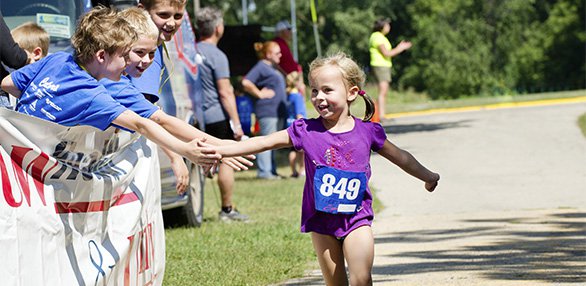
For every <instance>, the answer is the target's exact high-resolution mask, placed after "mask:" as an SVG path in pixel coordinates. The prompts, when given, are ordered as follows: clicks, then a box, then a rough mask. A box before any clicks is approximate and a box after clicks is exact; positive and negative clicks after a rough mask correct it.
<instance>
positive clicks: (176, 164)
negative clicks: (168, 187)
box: [171, 157, 189, 195]
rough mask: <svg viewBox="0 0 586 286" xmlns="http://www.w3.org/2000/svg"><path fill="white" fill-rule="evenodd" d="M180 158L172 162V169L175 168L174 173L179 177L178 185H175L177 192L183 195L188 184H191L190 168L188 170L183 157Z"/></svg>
mask: <svg viewBox="0 0 586 286" xmlns="http://www.w3.org/2000/svg"><path fill="white" fill-rule="evenodd" d="M178 159H179V160H173V161H172V162H171V170H173V174H175V178H177V185H176V186H175V189H176V190H177V194H178V195H182V194H184V193H185V191H186V190H187V185H188V184H189V170H187V166H186V165H185V161H183V158H182V157H179V158H178Z"/></svg>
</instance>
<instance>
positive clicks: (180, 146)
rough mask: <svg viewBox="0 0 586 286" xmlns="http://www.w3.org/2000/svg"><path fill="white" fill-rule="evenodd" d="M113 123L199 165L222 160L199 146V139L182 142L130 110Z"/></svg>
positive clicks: (208, 149) (206, 148) (209, 149)
mask: <svg viewBox="0 0 586 286" xmlns="http://www.w3.org/2000/svg"><path fill="white" fill-rule="evenodd" d="M112 123H114V124H116V125H119V126H122V127H124V128H127V129H130V130H134V131H136V132H138V133H140V134H141V135H144V136H145V137H147V138H148V139H150V140H152V141H153V142H155V143H157V144H158V145H160V146H162V147H164V148H167V149H169V150H172V151H173V152H176V153H178V154H180V155H181V156H183V157H185V158H187V159H189V160H190V161H191V162H193V163H196V164H199V165H211V164H214V163H216V161H217V160H219V159H220V158H221V156H220V155H219V154H217V153H216V152H215V151H214V150H212V149H211V148H208V147H201V146H198V144H197V142H199V141H200V140H199V139H195V140H192V141H191V142H189V143H186V142H183V141H180V140H178V139H177V138H175V137H173V136H171V134H169V133H168V132H167V131H165V129H163V128H162V127H161V126H159V125H158V124H156V123H154V122H153V121H151V120H149V119H145V118H142V117H140V116H138V115H137V114H136V113H134V112H132V111H130V110H126V111H124V112H123V113H122V114H120V115H119V116H118V117H116V119H114V121H112Z"/></svg>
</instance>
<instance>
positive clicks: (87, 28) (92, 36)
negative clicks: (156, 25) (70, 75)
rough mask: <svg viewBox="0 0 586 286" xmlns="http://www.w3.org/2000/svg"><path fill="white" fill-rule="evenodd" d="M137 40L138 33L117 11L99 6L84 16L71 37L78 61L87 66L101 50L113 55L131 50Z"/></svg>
mask: <svg viewBox="0 0 586 286" xmlns="http://www.w3.org/2000/svg"><path fill="white" fill-rule="evenodd" d="M137 39H138V36H137V34H136V32H135V31H134V30H133V29H132V27H131V26H130V24H128V22H127V21H126V20H124V19H123V18H122V17H120V15H119V14H118V12H116V10H114V9H111V8H107V7H103V6H98V7H95V8H93V9H92V10H90V11H89V12H87V13H86V14H85V15H83V17H82V18H81V20H80V21H79V23H78V25H77V28H76V29H75V33H74V34H73V37H71V44H72V46H73V48H74V50H75V58H76V60H77V61H78V62H79V63H81V64H87V63H89V62H91V61H92V59H93V57H94V55H95V54H96V53H97V52H98V51H99V50H104V51H106V53H108V54H110V55H111V54H114V53H116V51H119V50H124V49H128V48H130V46H131V45H132V44H133V43H134V42H136V40H137Z"/></svg>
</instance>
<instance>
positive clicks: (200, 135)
mask: <svg viewBox="0 0 586 286" xmlns="http://www.w3.org/2000/svg"><path fill="white" fill-rule="evenodd" d="M150 119H151V120H153V121H154V122H156V123H158V124H159V125H161V127H163V128H165V130H167V131H168V132H169V133H171V134H172V135H173V136H175V137H177V138H179V139H181V140H183V141H185V142H189V141H192V140H194V139H201V140H202V141H203V140H205V142H206V143H209V144H211V145H228V144H232V143H234V142H233V141H231V140H222V139H218V138H216V137H214V136H212V135H209V134H207V133H205V132H203V131H201V130H199V129H197V128H195V127H193V126H191V125H189V124H187V123H186V122H185V121H183V120H181V119H179V118H177V117H175V116H171V115H169V114H167V113H165V112H164V111H162V110H157V111H155V112H154V113H153V115H151V117H150ZM250 159H254V157H252V158H250ZM222 163H224V164H227V165H228V166H230V167H231V168H232V169H234V170H237V171H240V170H248V167H250V166H252V165H253V164H252V162H250V161H249V160H248V159H246V158H243V157H235V158H224V159H223V160H222Z"/></svg>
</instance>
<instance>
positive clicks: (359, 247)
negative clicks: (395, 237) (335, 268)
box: [343, 226, 374, 286]
mask: <svg viewBox="0 0 586 286" xmlns="http://www.w3.org/2000/svg"><path fill="white" fill-rule="evenodd" d="M343 251H344V257H346V262H348V270H349V272H350V285H352V286H361V285H372V274H371V273H372V264H373V262H374V237H373V235H372V229H371V227H370V226H362V227H359V228H357V229H355V230H353V231H352V232H351V233H350V234H348V236H347V237H346V239H345V240H344V244H343Z"/></svg>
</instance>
